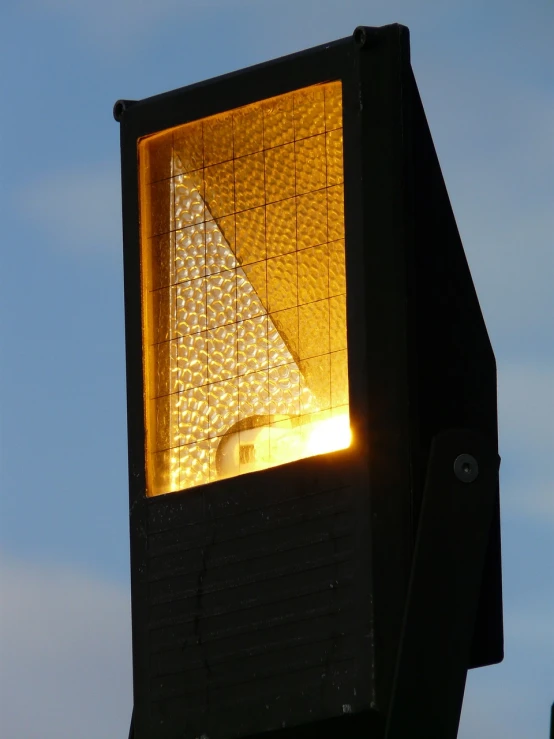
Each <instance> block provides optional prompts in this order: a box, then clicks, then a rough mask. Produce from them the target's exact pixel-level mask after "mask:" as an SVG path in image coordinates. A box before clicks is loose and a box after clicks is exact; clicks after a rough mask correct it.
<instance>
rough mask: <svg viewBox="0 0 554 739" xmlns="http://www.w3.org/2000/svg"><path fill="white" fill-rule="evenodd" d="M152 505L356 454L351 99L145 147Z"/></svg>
mask: <svg viewBox="0 0 554 739" xmlns="http://www.w3.org/2000/svg"><path fill="white" fill-rule="evenodd" d="M139 180H140V211H141V260H142V290H143V336H144V346H145V357H144V375H145V397H146V457H147V487H148V494H149V495H160V494H163V493H168V492H173V491H176V490H182V489H185V488H190V487H195V486H197V485H202V484H205V483H208V482H210V481H213V480H218V479H222V478H225V477H230V476H234V475H239V474H243V473H247V472H251V471H255V470H260V469H264V468H267V467H272V466H275V465H279V464H283V463H286V462H290V461H293V460H297V459H302V458H304V457H309V456H313V455H316V454H321V453H325V452H330V451H334V450H337V449H343V448H346V447H348V446H349V445H350V440H351V439H350V427H349V408H348V366H347V352H346V348H347V341H346V281H345V274H344V272H345V270H344V195H343V161H342V98H341V86H340V83H339V82H333V83H328V84H324V85H316V86H313V87H310V88H307V89H304V90H300V91H297V92H294V93H289V94H287V95H282V96H280V97H277V98H272V99H270V100H265V101H262V102H260V103H255V104H253V105H248V106H245V107H243V108H239V109H237V110H234V111H229V112H226V113H224V114H221V115H216V116H211V117H210V118H206V119H204V120H201V121H195V122H193V123H187V124H185V125H182V126H179V127H178V128H174V129H171V130H167V131H164V132H163V133H161V134H156V135H153V136H149V137H146V138H144V139H142V140H141V141H140V142H139Z"/></svg>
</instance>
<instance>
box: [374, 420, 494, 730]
mask: <svg viewBox="0 0 554 739" xmlns="http://www.w3.org/2000/svg"><path fill="white" fill-rule="evenodd" d="M498 469H499V457H498V455H497V454H496V452H495V450H494V448H493V446H492V444H490V443H489V442H488V441H487V440H486V439H485V438H483V437H482V436H481V435H480V434H478V433H476V432H473V431H470V430H451V431H445V432H442V433H440V434H438V435H437V436H436V437H435V438H434V440H433V444H432V446H431V451H430V455H429V466H428V470H427V479H426V484H425V491H424V497H423V504H422V508H421V514H420V520H419V526H418V533H417V540H416V545H415V549H414V559H413V565H412V574H411V579H410V585H409V592H408V598H407V603H406V611H405V616H404V626H403V633H402V637H401V640H400V645H399V651H398V658H397V665H396V673H395V679H394V686H393V692H392V698H391V704H390V710H389V716H388V721H387V729H386V732H385V739H408V737H409V738H410V739H455V737H456V735H457V732H458V724H459V721H460V713H461V709H462V701H463V696H464V689H465V681H466V676H467V670H468V665H469V655H470V646H471V640H472V637H473V630H474V626H475V620H476V613H477V605H478V601H479V594H480V590H481V579H482V574H483V565H484V562H485V555H486V551H487V544H488V540H489V531H490V528H491V523H492V520H493V509H494V501H495V495H496V490H497V485H498Z"/></svg>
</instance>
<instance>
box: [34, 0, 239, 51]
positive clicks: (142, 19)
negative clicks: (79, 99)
mask: <svg viewBox="0 0 554 739" xmlns="http://www.w3.org/2000/svg"><path fill="white" fill-rule="evenodd" d="M25 1H26V4H27V6H28V7H29V8H31V9H32V10H34V11H39V12H44V13H46V14H47V15H48V16H51V17H52V16H53V17H57V18H58V19H62V20H67V21H69V22H70V23H72V24H73V25H74V26H75V27H76V28H77V29H78V31H79V33H80V35H81V36H82V37H83V38H84V39H87V40H88V41H90V42H91V44H92V45H93V46H95V47H97V48H98V49H101V50H102V51H104V52H105V51H116V50H119V51H126V50H127V49H128V48H129V47H130V46H133V45H136V43H137V42H140V41H142V40H143V38H144V37H145V36H146V35H148V34H149V33H152V31H154V30H155V29H156V28H157V27H160V26H163V24H167V23H175V22H181V23H183V22H184V23H187V22H188V23H194V22H195V21H196V20H197V19H198V17H199V16H201V15H202V14H203V13H204V12H205V10H206V9H209V8H211V7H218V6H222V5H225V3H226V0H156V2H152V0H95V2H93V3H92V2H78V1H77V0H25Z"/></svg>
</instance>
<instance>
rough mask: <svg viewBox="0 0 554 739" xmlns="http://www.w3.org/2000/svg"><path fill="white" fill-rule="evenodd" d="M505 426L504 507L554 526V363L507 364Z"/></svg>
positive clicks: (502, 379) (502, 392) (502, 388)
mask: <svg viewBox="0 0 554 739" xmlns="http://www.w3.org/2000/svg"><path fill="white" fill-rule="evenodd" d="M499 427H500V451H501V454H502V455H503V464H502V472H503V479H506V480H507V484H505V485H503V486H502V501H503V510H504V512H505V513H506V514H508V515H515V516H518V515H519V516H521V515H523V516H526V517H528V518H532V519H535V520H536V521H540V522H541V524H542V525H548V526H552V527H553V530H554V470H553V468H552V459H553V457H554V364H552V363H548V362H544V363H541V364H538V363H535V364H531V363H524V362H521V363H517V364H516V363H514V364H509V363H506V364H503V365H502V366H501V369H500V372H499ZM504 473H505V474H504Z"/></svg>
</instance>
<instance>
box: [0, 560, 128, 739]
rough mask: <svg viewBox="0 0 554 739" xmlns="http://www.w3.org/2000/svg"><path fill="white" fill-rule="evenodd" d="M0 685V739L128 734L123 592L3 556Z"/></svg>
mask: <svg viewBox="0 0 554 739" xmlns="http://www.w3.org/2000/svg"><path fill="white" fill-rule="evenodd" d="M0 685H1V689H0V734H1V735H2V736H3V737H9V739H76V737H78V739H113V737H123V736H127V732H128V728H129V720H130V715H131V707H132V698H131V688H132V686H131V645H130V608H129V594H128V592H127V590H126V589H125V588H123V587H117V586H115V585H112V584H109V583H106V582H102V581H101V580H99V579H96V578H93V577H91V576H90V575H88V574H86V573H82V572H78V571H75V570H71V569H69V568H61V567H58V566H45V565H33V564H28V563H22V562H15V561H12V560H9V559H7V560H6V558H3V561H2V562H0Z"/></svg>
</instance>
